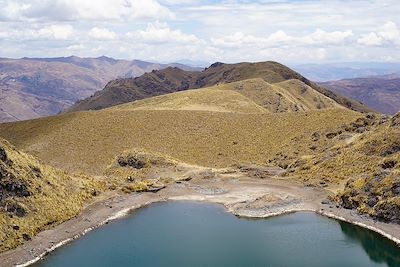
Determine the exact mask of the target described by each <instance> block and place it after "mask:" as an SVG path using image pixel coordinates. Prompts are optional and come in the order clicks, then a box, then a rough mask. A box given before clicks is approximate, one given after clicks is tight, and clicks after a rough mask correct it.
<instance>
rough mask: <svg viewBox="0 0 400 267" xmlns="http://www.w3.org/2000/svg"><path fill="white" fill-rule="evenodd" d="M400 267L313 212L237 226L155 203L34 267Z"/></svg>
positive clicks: (386, 247)
mask: <svg viewBox="0 0 400 267" xmlns="http://www.w3.org/2000/svg"><path fill="white" fill-rule="evenodd" d="M39 266H40V267H44V266H51V267H58V266H62V267H66V266H68V267H70V266H74V267H77V266H82V267H92V266H148V267H177V266H185V267H186V266H188V267H189V266H202V267H203V266H213V267H223V266H229V267H236V266H241V267H252V266H254V267H256V266H257V267H258V266H271V267H303V266H304V267H324V266H326V267H347V266H348V267H358V266H359V267H368V266H390V267H399V266H400V248H398V247H396V246H395V245H394V244H393V243H392V242H390V241H388V240H386V239H384V238H381V237H380V236H379V235H377V234H375V233H373V232H370V231H367V230H365V229H362V228H359V227H356V226H353V225H350V224H347V223H340V222H337V221H335V220H331V219H328V218H325V217H321V216H318V215H316V214H314V213H304V212H302V213H294V214H290V215H285V216H279V217H274V218H269V219H257V220H247V219H238V218H236V217H234V216H233V215H231V214H229V213H227V212H225V211H224V209H223V208H222V207H220V206H217V205H210V204H203V203H202V204H200V203H192V202H167V203H161V204H154V205H151V206H150V207H148V208H144V209H141V210H138V211H135V212H134V213H133V214H132V215H131V216H128V217H127V218H124V219H121V220H117V221H115V222H112V223H110V224H108V225H106V226H104V227H101V228H99V229H97V230H95V231H93V232H91V233H89V234H87V235H86V236H84V237H82V238H80V239H78V240H76V241H74V242H72V243H70V244H69V245H67V246H65V247H62V248H60V249H58V250H56V251H54V252H53V253H51V254H50V255H49V256H48V257H47V258H46V259H45V260H44V261H41V262H39V263H38V264H36V265H35V267H39Z"/></svg>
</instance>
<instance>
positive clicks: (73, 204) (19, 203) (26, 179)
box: [0, 139, 104, 251]
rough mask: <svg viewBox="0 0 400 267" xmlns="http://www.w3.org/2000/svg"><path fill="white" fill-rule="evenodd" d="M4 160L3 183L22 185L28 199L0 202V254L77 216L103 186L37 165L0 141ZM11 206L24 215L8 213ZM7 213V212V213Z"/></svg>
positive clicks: (23, 197)
mask: <svg viewBox="0 0 400 267" xmlns="http://www.w3.org/2000/svg"><path fill="white" fill-rule="evenodd" d="M0 147H1V148H2V149H3V150H4V151H5V152H6V155H7V160H6V161H0V165H1V167H2V170H3V175H4V174H7V175H6V176H7V177H3V182H4V180H7V181H6V182H7V183H13V184H24V185H26V186H27V189H28V191H29V193H30V195H29V196H10V197H7V198H6V199H3V201H2V202H1V203H0V204H1V205H0V206H1V207H0V251H4V250H7V249H10V248H13V247H15V246H16V245H18V244H20V243H21V242H23V235H24V234H25V235H27V236H29V237H32V236H33V235H35V234H36V233H38V232H39V231H41V230H43V229H46V228H48V227H50V226H53V225H55V224H58V223H60V222H63V221H65V220H68V219H70V218H71V217H74V216H75V215H77V214H78V213H79V212H80V211H81V210H82V207H83V205H84V203H86V202H87V201H88V200H89V199H90V198H92V197H93V194H94V192H95V190H102V189H103V188H104V184H103V183H102V182H99V181H96V180H94V179H92V178H89V177H87V176H84V175H69V174H67V173H65V172H64V171H60V170H57V169H54V168H52V167H49V166H45V165H43V164H41V163H40V162H39V161H38V160H36V159H35V158H33V157H32V156H30V155H27V154H25V153H21V152H19V151H17V150H15V148H14V147H13V146H11V145H10V144H9V143H8V142H7V141H5V140H3V139H0ZM11 205H14V206H16V207H19V208H21V209H23V210H24V213H26V214H25V215H24V216H17V215H16V214H15V213H13V212H10V210H9V207H10V206H11ZM7 210H8V211H7Z"/></svg>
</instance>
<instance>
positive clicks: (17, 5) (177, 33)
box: [0, 0, 400, 64]
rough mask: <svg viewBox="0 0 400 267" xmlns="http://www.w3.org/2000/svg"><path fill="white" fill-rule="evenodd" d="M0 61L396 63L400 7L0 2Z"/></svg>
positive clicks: (238, 0) (384, 0) (172, 0)
mask: <svg viewBox="0 0 400 267" xmlns="http://www.w3.org/2000/svg"><path fill="white" fill-rule="evenodd" d="M0 6H1V8H0V57H14V58H18V57H25V56H27V57H54V56H69V55H77V56H83V57H96V56H101V55H106V56H111V57H115V58H124V59H143V60H151V61H160V62H171V61H177V60H180V59H191V60H197V61H208V62H214V61H224V62H238V61H261V60H277V61H280V62H284V63H292V64H293V63H305V62H340V61H400V50H399V48H400V15H399V14H400V1H399V0H355V1H351V0H347V1H346V0H324V1H316V0H259V1H250V0H215V1H211V0H0Z"/></svg>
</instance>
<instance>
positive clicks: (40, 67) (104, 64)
mask: <svg viewBox="0 0 400 267" xmlns="http://www.w3.org/2000/svg"><path fill="white" fill-rule="evenodd" d="M168 66H178V67H180V68H183V69H192V68H189V67H186V66H184V65H181V64H158V63H150V62H144V61H138V60H133V61H128V60H116V59H112V58H108V57H99V58H79V57H75V56H72V57H63V58H37V59H34V58H23V59H0V122H6V121H18V120H26V119H32V118H38V117H43V116H49V115H55V114H57V113H59V112H61V111H63V110H64V109H66V108H68V107H69V106H71V105H72V104H73V103H75V102H76V101H78V100H80V99H83V98H86V97H89V96H91V95H92V94H94V93H95V92H96V91H98V90H101V89H102V88H103V87H104V86H105V85H106V83H107V82H108V81H110V80H112V79H115V78H118V77H136V76H140V75H142V74H144V73H145V72H149V71H152V70H154V69H161V68H165V67H168Z"/></svg>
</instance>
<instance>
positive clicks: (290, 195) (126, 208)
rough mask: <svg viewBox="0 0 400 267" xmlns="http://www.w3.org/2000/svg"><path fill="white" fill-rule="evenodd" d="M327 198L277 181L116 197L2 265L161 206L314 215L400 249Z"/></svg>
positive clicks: (29, 259) (380, 229)
mask: <svg viewBox="0 0 400 267" xmlns="http://www.w3.org/2000/svg"><path fill="white" fill-rule="evenodd" d="M216 189H218V190H216ZM325 197H326V192H324V191H322V190H317V189H311V188H304V187H300V186H293V185H292V184H289V183H288V182H285V181H277V180H273V179H271V180H262V181H260V180H258V181H254V180H247V181H240V182H237V181H234V182H226V181H224V182H216V181H205V182H204V181H203V182H199V183H196V184H194V183H182V184H174V185H171V186H168V187H167V188H166V189H163V190H161V191H159V192H158V193H140V194H138V193H136V194H131V195H115V196H110V198H108V199H105V200H101V201H98V202H95V203H93V204H91V205H89V206H88V207H86V208H85V209H84V211H83V212H82V213H81V214H80V215H79V216H77V217H75V218H73V219H71V220H69V221H66V222H64V223H62V224H60V225H58V226H55V227H54V228H52V229H49V230H45V231H42V232H40V233H39V234H38V235H36V236H35V237H33V238H32V240H31V241H28V242H26V243H24V244H22V245H21V246H19V247H17V248H16V249H13V250H10V251H6V252H3V253H1V254H0V262H1V266H3V267H8V266H29V265H31V264H33V263H35V262H37V261H39V260H41V259H42V258H44V257H45V256H46V255H47V254H48V253H50V252H51V251H53V250H55V249H57V248H59V247H61V246H63V245H65V244H67V243H69V242H71V241H73V240H75V239H77V238H79V237H81V236H83V235H85V234H87V233H88V232H90V231H91V230H93V229H96V228H98V227H100V226H102V225H104V224H107V223H108V222H110V221H112V220H115V219H119V218H121V217H124V216H126V215H127V214H129V213H130V212H132V211H134V210H135V209H138V208H141V207H144V206H147V205H149V204H151V203H155V202H161V201H174V200H175V201H176V200H180V201H202V202H210V203H218V204H221V205H223V206H224V207H225V208H226V210H227V212H230V213H232V214H234V215H236V216H238V217H252V218H267V217H271V216H278V215H282V214H287V213H292V212H298V211H313V212H316V213H318V214H321V215H323V216H327V217H330V218H332V219H336V220H341V221H345V222H349V223H352V224H354V225H357V226H360V227H363V228H367V229H369V230H372V231H375V232H377V233H379V234H381V235H382V236H384V237H386V238H388V239H390V240H392V241H393V242H395V243H396V244H397V245H399V246H400V225H394V224H387V223H382V222H375V221H373V220H372V219H370V218H367V217H364V216H360V215H358V214H356V213H355V212H354V211H350V210H344V209H339V208H336V207H335V206H333V205H329V204H321V202H322V200H324V199H325Z"/></svg>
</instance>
